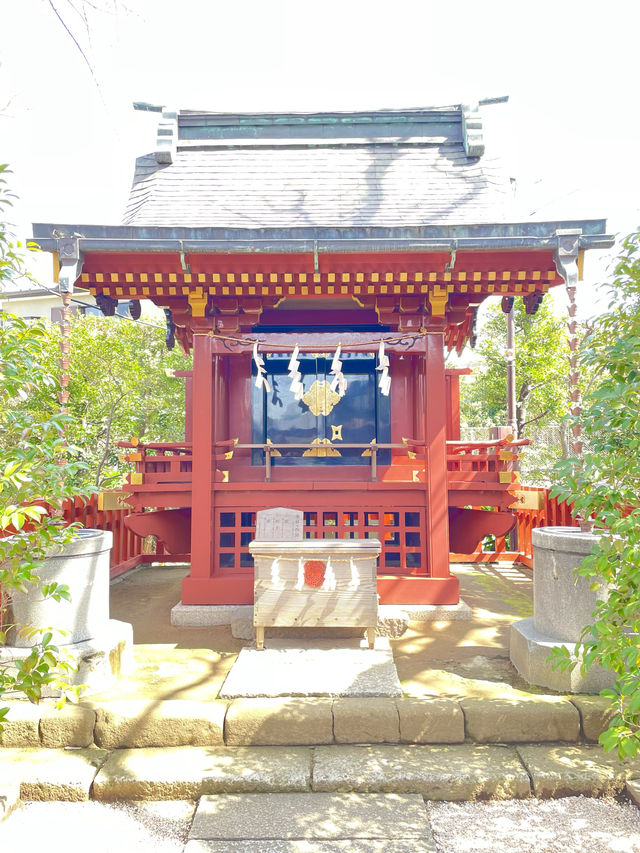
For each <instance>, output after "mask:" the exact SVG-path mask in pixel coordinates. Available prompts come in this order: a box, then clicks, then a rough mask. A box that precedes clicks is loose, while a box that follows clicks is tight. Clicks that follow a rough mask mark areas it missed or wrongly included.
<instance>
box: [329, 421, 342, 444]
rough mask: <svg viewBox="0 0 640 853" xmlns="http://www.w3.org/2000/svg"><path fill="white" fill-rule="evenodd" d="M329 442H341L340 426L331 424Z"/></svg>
mask: <svg viewBox="0 0 640 853" xmlns="http://www.w3.org/2000/svg"><path fill="white" fill-rule="evenodd" d="M331 441H342V424H337V425H336V424H331Z"/></svg>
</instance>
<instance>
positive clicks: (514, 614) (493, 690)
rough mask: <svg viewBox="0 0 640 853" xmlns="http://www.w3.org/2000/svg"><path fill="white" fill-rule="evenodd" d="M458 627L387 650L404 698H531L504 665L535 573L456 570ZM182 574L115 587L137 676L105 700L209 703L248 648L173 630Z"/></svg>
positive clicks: (430, 627)
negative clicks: (462, 613)
mask: <svg viewBox="0 0 640 853" xmlns="http://www.w3.org/2000/svg"><path fill="white" fill-rule="evenodd" d="M453 571H454V573H455V574H456V575H458V577H459V579H460V589H461V597H462V598H463V599H464V600H465V601H466V602H467V604H469V606H470V607H471V608H472V611H473V618H472V619H470V620H464V621H452V622H427V623H424V622H423V623H412V624H411V625H410V627H409V630H408V631H407V632H406V633H405V634H404V635H403V636H402V637H399V638H397V639H392V640H391V646H392V649H393V655H394V660H395V663H396V667H397V670H398V674H399V676H400V681H401V683H402V688H403V691H404V693H405V694H406V695H410V696H423V697H427V696H446V697H454V698H455V697H464V696H489V697H490V696H500V697H509V696H512V697H516V696H519V695H523V694H531V693H536V692H549V691H542V690H537V689H536V688H535V687H533V688H532V687H531V686H530V685H528V684H526V682H524V681H522V679H520V678H519V676H518V674H517V672H516V670H515V669H514V668H513V666H512V665H511V662H510V660H509V631H510V627H511V625H512V623H513V622H515V621H516V620H518V619H522V618H524V617H526V616H530V615H531V613H532V609H533V608H532V592H533V590H532V572H531V571H530V570H529V569H526V568H524V567H522V566H511V565H508V564H473V565H471V564H458V565H455V566H454V567H453ZM186 573H187V568H186V567H185V566H155V565H154V566H144V567H141V568H139V569H137V570H135V571H133V572H131V573H129V574H128V575H125V576H124V577H123V578H122V579H119V580H118V581H117V582H115V583H113V584H112V586H111V617H112V618H114V619H121V620H123V621H125V622H131V623H132V625H133V630H134V643H135V648H134V654H135V662H136V667H135V672H134V674H133V675H132V676H131V677H129V678H126V679H123V680H122V681H121V682H119V684H118V685H117V686H116V687H115V688H113V689H111V690H110V691H109V696H110V698H112V699H113V698H134V697H135V698H149V699H153V698H155V699H202V700H204V699H211V698H214V697H215V696H217V694H218V692H219V690H220V688H221V686H222V683H223V682H224V679H225V678H226V676H227V673H228V672H229V669H230V668H231V666H232V665H233V663H234V661H235V659H236V656H237V654H238V652H239V651H240V649H241V648H242V646H243V645H245V644H246V643H245V642H244V641H242V640H237V639H235V638H234V637H233V636H232V635H231V629H230V627H229V626H214V627H194V628H185V627H175V626H172V625H171V608H172V607H173V605H174V604H176V603H177V602H178V601H179V600H180V591H181V581H182V578H183V577H184V576H185V574H186Z"/></svg>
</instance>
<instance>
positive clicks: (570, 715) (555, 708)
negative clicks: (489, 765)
mask: <svg viewBox="0 0 640 853" xmlns="http://www.w3.org/2000/svg"><path fill="white" fill-rule="evenodd" d="M460 706H461V708H462V711H463V712H464V720H465V730H466V733H467V737H469V738H471V740H475V741H478V743H531V742H532V741H576V740H578V737H579V735H580V715H579V713H578V710H577V708H576V707H575V706H574V705H572V704H571V702H569V701H568V700H567V699H563V698H562V697H560V696H536V698H535V699H484V698H469V699H461V700H460Z"/></svg>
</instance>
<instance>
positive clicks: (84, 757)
mask: <svg viewBox="0 0 640 853" xmlns="http://www.w3.org/2000/svg"><path fill="white" fill-rule="evenodd" d="M107 755H108V753H107V752H106V750H103V749H32V748H29V749H2V750H0V782H3V781H5V780H9V781H16V780H17V781H19V783H20V797H21V799H23V800H75V801H78V800H88V799H89V796H90V791H91V784H92V782H93V780H94V777H95V775H96V773H97V772H98V770H99V769H100V767H101V766H102V764H103V763H104V761H105V760H106V758H107Z"/></svg>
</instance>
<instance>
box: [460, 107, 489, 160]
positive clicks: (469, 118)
mask: <svg viewBox="0 0 640 853" xmlns="http://www.w3.org/2000/svg"><path fill="white" fill-rule="evenodd" d="M460 112H461V114H462V142H463V144H464V151H465V154H466V155H467V157H482V155H483V154H484V136H483V134H482V116H481V115H480V108H479V106H478V103H477V102H476V103H472V104H461V105H460Z"/></svg>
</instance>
